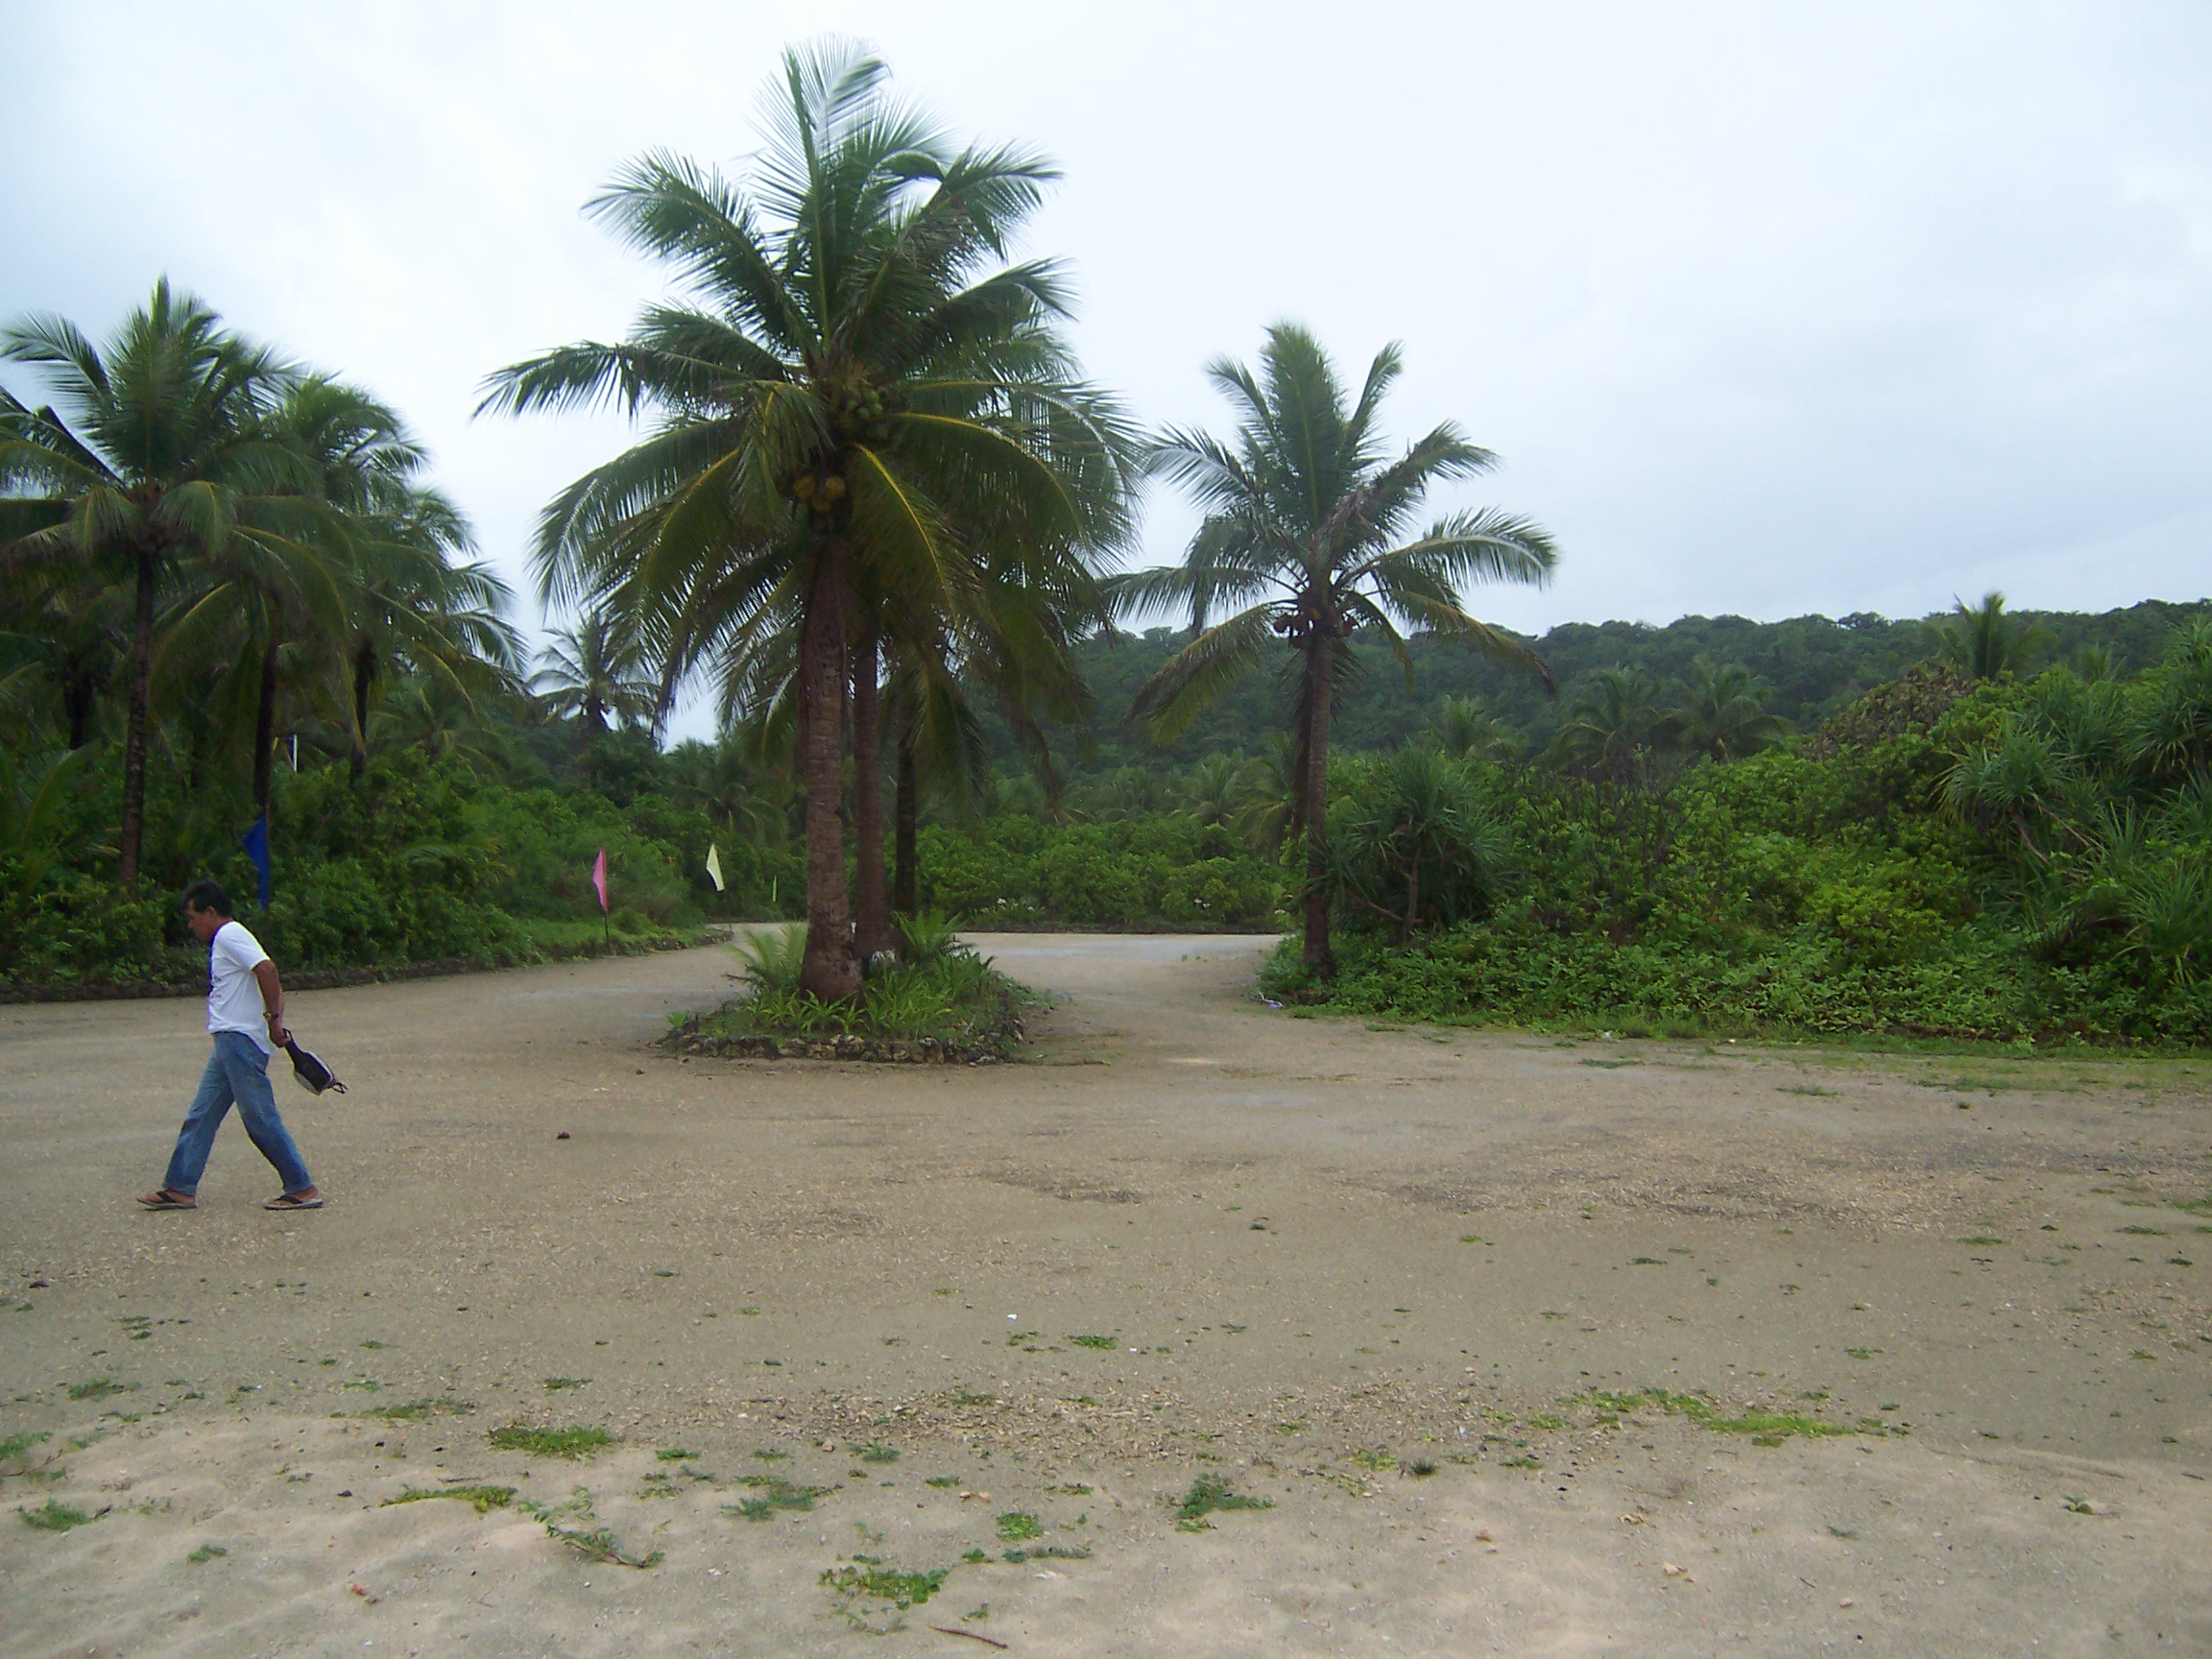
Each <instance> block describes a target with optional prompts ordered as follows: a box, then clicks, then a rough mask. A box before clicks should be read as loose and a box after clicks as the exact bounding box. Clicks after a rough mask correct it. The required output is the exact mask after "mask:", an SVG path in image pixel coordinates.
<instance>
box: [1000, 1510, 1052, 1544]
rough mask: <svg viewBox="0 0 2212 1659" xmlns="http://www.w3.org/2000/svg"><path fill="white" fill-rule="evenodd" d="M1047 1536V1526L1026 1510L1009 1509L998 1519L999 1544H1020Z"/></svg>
mask: <svg viewBox="0 0 2212 1659" xmlns="http://www.w3.org/2000/svg"><path fill="white" fill-rule="evenodd" d="M1044 1536H1045V1524H1044V1523H1043V1522H1042V1521H1040V1520H1038V1519H1037V1517H1036V1516H1034V1515H1032V1514H1030V1513H1029V1512H1028V1511H1027V1510H1026V1509H1009V1510H1008V1511H1007V1512H1006V1513H1005V1514H1003V1515H1001V1516H999V1517H998V1542H999V1543H1001V1544H1019V1543H1021V1542H1022V1541H1023V1540H1024V1539H1028V1538H1042V1537H1044Z"/></svg>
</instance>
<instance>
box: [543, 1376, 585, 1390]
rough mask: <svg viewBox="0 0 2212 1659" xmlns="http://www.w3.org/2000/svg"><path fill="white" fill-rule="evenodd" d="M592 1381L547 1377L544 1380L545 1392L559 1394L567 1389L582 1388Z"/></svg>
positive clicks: (580, 1378) (582, 1378)
mask: <svg viewBox="0 0 2212 1659" xmlns="http://www.w3.org/2000/svg"><path fill="white" fill-rule="evenodd" d="M590 1381H591V1379H590V1378H589V1377H547V1378H545V1379H544V1383H545V1392H546V1393H548V1394H558V1393H560V1392H561V1391H562V1390H563V1389H565V1388H581V1387H583V1386H584V1384H585V1383H589V1382H590Z"/></svg>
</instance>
